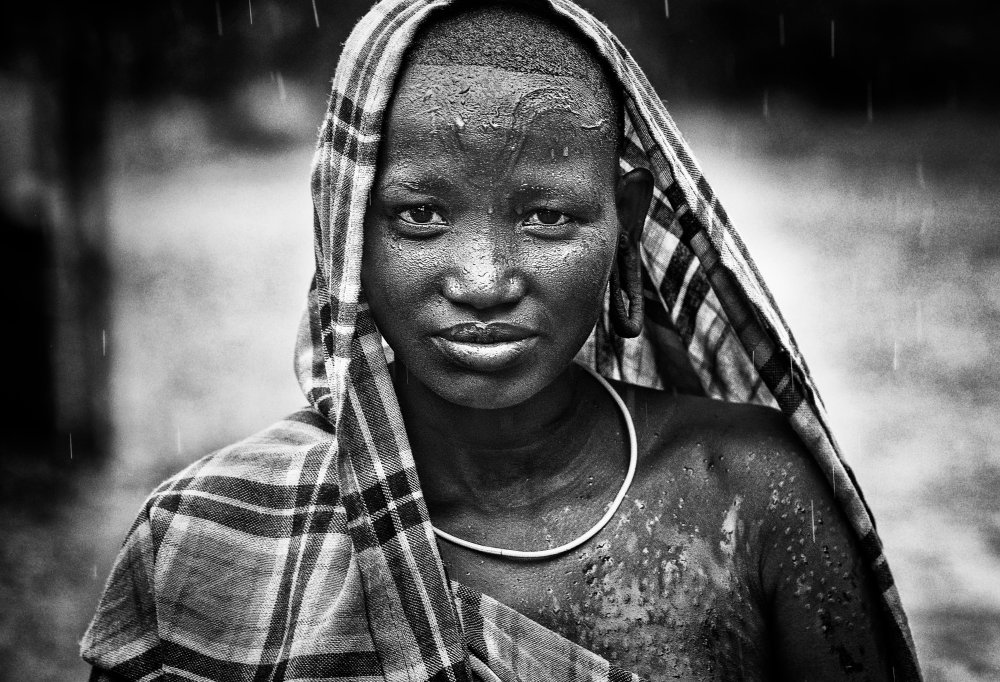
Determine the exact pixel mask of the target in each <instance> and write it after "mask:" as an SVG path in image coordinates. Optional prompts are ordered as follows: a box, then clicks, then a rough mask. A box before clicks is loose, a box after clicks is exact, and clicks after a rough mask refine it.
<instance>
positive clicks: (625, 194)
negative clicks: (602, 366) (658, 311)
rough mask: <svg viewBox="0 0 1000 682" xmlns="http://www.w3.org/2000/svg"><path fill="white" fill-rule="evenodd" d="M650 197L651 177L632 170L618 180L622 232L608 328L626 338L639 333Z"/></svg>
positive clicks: (616, 259)
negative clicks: (643, 262)
mask: <svg viewBox="0 0 1000 682" xmlns="http://www.w3.org/2000/svg"><path fill="white" fill-rule="evenodd" d="M652 198H653V174H652V173H650V172H649V170H647V169H645V168H641V167H640V168H633V169H632V170H630V171H629V172H628V173H626V174H625V175H623V176H622V177H621V178H619V180H618V189H617V193H616V199H615V203H616V207H617V209H618V220H619V223H620V225H621V232H619V234H618V252H617V253H616V254H615V263H614V266H612V268H611V279H610V282H609V284H610V286H611V326H612V327H614V330H615V333H616V334H618V336H620V337H622V338H625V339H633V338H635V337H636V336H639V333H640V332H642V322H643V298H642V256H641V254H640V250H641V249H642V246H641V243H642V229H643V226H644V224H645V222H646V212H647V211H648V210H649V202H650V201H651V200H652Z"/></svg>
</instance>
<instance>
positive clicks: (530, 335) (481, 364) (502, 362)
mask: <svg viewBox="0 0 1000 682" xmlns="http://www.w3.org/2000/svg"><path fill="white" fill-rule="evenodd" d="M537 339H538V337H537V335H536V334H535V332H534V331H532V330H531V329H527V328H525V327H520V326H518V325H514V324H508V323H505V322H464V323H462V324H456V325H454V326H452V327H448V328H446V329H442V330H440V331H439V332H437V333H436V334H435V335H434V336H433V337H432V340H433V342H434V344H435V345H436V346H437V348H438V350H440V351H441V352H442V354H444V355H445V357H447V358H448V359H449V360H451V361H452V362H454V363H455V364H457V365H459V366H461V367H464V368H466V369H471V370H474V371H479V372H498V371H500V370H503V369H507V368H509V367H511V366H513V365H514V364H516V363H517V361H518V360H519V359H520V358H521V356H522V355H523V354H524V353H525V352H526V351H527V350H529V349H530V348H531V347H533V346H534V345H535V342H536V341H537Z"/></svg>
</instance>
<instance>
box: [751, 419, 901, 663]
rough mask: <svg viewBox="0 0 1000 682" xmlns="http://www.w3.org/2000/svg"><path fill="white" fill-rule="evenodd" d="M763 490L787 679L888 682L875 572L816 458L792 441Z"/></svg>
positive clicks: (766, 581)
mask: <svg viewBox="0 0 1000 682" xmlns="http://www.w3.org/2000/svg"><path fill="white" fill-rule="evenodd" d="M772 452H775V453H776V454H775V455H774V456H773V458H772V461H771V466H770V467H768V470H769V474H768V475H766V476H764V477H763V481H761V483H762V484H761V485H760V488H759V489H760V490H761V492H765V493H766V497H765V498H764V499H762V505H763V507H764V509H763V510H762V511H763V517H764V528H763V531H764V532H763V533H762V546H761V551H762V554H761V561H760V572H761V575H760V579H761V587H762V591H763V596H764V600H765V609H766V613H765V616H766V620H767V630H768V632H769V633H770V636H769V640H770V650H771V658H772V662H773V666H774V668H775V673H777V674H778V675H779V676H780V677H781V678H782V679H800V680H801V679H809V680H823V679H837V680H842V679H855V678H856V679H876V680H878V679H889V672H888V657H887V655H886V646H885V642H884V637H883V636H882V623H881V613H880V610H879V607H878V603H879V602H878V599H877V596H876V590H875V588H874V581H873V579H872V576H871V571H870V569H869V568H868V567H867V566H866V565H865V564H864V562H863V561H862V559H861V553H860V550H859V543H858V540H857V538H856V536H855V533H854V531H853V530H852V529H851V527H850V526H849V524H848V522H847V520H846V518H845V516H844V514H843V512H842V510H841V509H840V507H839V505H838V504H837V502H836V501H835V500H834V498H833V495H832V491H831V490H830V487H829V485H828V484H827V482H826V481H825V480H824V479H823V478H822V475H821V474H820V472H819V469H818V467H817V466H816V464H815V462H814V461H813V460H812V458H811V456H810V455H809V454H808V453H807V452H805V450H804V448H803V446H802V445H801V443H799V442H798V439H797V438H794V436H791V435H789V436H788V437H785V438H781V439H779V441H778V447H777V448H776V449H772Z"/></svg>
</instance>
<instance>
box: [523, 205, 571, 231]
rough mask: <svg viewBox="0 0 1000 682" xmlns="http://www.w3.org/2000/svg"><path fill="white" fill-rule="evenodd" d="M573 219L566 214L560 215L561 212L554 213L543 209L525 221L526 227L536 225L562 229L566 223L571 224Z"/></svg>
mask: <svg viewBox="0 0 1000 682" xmlns="http://www.w3.org/2000/svg"><path fill="white" fill-rule="evenodd" d="M572 220H573V219H572V218H571V217H569V216H568V215H566V214H565V213H560V212H559V211H553V210H552V209H548V208H543V209H541V210H538V211H535V212H533V213H532V214H531V215H529V216H528V217H527V219H526V220H525V221H524V224H525V225H534V226H540V227H561V226H562V225H565V224H566V223H569V222H571V221H572Z"/></svg>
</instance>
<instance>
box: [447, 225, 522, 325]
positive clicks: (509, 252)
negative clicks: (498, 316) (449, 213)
mask: <svg viewBox="0 0 1000 682" xmlns="http://www.w3.org/2000/svg"><path fill="white" fill-rule="evenodd" d="M504 241H506V240H495V239H485V238H484V239H474V240H471V241H470V242H469V243H467V244H466V248H464V249H461V250H460V251H459V253H458V254H456V255H457V260H456V262H455V263H454V264H453V267H452V268H451V269H450V270H449V272H448V274H447V275H446V276H445V280H444V287H443V290H444V295H445V297H446V298H447V299H448V300H449V301H451V302H453V303H457V304H461V305H467V306H471V307H473V308H476V309H477V310H485V309H487V308H494V307H497V306H510V305H513V304H515V303H517V302H518V301H519V300H520V299H521V298H523V297H524V294H525V291H526V288H527V287H526V282H525V277H524V273H523V271H522V268H520V267H519V265H518V262H517V256H516V254H515V253H514V252H513V251H514V249H513V248H511V245H509V244H504V243H502V242H504Z"/></svg>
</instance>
